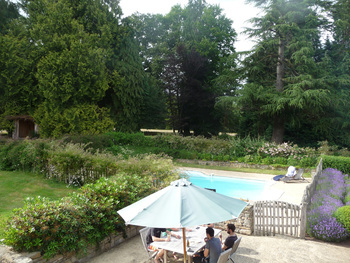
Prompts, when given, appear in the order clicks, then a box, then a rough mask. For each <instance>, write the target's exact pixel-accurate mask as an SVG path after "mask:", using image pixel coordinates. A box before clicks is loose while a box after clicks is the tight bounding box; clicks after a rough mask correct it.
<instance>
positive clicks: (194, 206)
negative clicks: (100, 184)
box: [117, 179, 247, 262]
mask: <svg viewBox="0 0 350 263" xmlns="http://www.w3.org/2000/svg"><path fill="white" fill-rule="evenodd" d="M246 205H247V203H246V202H244V201H242V200H239V199H236V198H231V197H228V196H225V195H222V194H219V193H216V192H213V191H210V190H207V189H204V188H201V187H198V186H195V185H193V184H192V183H191V182H189V181H187V180H186V179H180V180H177V181H174V182H172V183H171V184H170V186H168V187H166V188H164V189H162V190H160V191H158V192H156V193H154V194H152V195H149V196H147V197H145V198H143V199H141V200H139V201H138V202H135V203H134V204H131V205H129V206H127V207H125V208H123V209H121V210H119V211H117V212H118V214H119V215H120V216H121V217H122V218H123V219H124V220H125V224H126V225H137V226H146V227H157V228H182V232H183V237H184V238H183V248H184V262H186V235H185V227H189V226H196V225H202V224H208V223H215V222H221V221H225V220H229V219H233V218H237V217H238V216H239V215H240V213H241V212H242V210H243V209H244V208H245V207H246Z"/></svg>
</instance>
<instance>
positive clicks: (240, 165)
mask: <svg viewBox="0 0 350 263" xmlns="http://www.w3.org/2000/svg"><path fill="white" fill-rule="evenodd" d="M178 161H179V162H181V163H189V164H191V163H192V164H199V165H208V166H223V167H235V168H255V169H269V170H277V171H283V173H281V174H285V172H286V170H287V168H286V167H276V166H272V165H267V164H249V163H239V162H233V161H230V162H219V161H202V160H187V159H178ZM310 171H311V170H310V168H304V172H310ZM311 172H312V171H311Z"/></svg>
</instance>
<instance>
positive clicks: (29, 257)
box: [0, 226, 141, 263]
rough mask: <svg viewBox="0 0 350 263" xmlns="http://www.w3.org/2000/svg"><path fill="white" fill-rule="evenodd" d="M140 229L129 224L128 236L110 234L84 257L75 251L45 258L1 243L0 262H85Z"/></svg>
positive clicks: (136, 233)
mask: <svg viewBox="0 0 350 263" xmlns="http://www.w3.org/2000/svg"><path fill="white" fill-rule="evenodd" d="M140 229H141V227H136V226H127V228H126V234H127V237H126V238H123V235H122V234H119V235H110V236H108V237H107V238H105V239H104V240H102V241H101V242H100V243H99V245H98V246H91V247H89V248H88V250H87V254H86V255H85V256H84V257H78V256H77V255H76V254H75V253H69V254H66V255H56V256H55V257H53V258H51V259H45V258H43V257H42V256H41V254H40V252H31V253H16V252H14V251H13V249H12V248H11V247H8V246H4V245H0V263H63V262H65V263H73V262H78V263H84V262H87V261H89V260H90V259H92V258H93V257H96V256H98V255H100V254H102V253H103V252H106V251H108V250H110V249H112V248H114V247H115V246H117V245H119V244H120V243H122V242H124V241H125V240H127V239H129V238H131V237H134V236H136V235H138V234H139V230H140Z"/></svg>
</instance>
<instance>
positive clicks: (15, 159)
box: [0, 140, 51, 172]
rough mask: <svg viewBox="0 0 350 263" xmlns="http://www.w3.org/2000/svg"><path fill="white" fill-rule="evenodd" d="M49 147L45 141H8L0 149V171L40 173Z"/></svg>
mask: <svg viewBox="0 0 350 263" xmlns="http://www.w3.org/2000/svg"><path fill="white" fill-rule="evenodd" d="M50 147H51V145H50V143H49V141H46V140H23V141H12V140H9V141H7V142H6V143H5V144H3V145H1V147H0V169H1V170H24V171H31V172H40V171H42V170H43V168H44V167H45V165H46V159H47V152H48V150H49V149H50Z"/></svg>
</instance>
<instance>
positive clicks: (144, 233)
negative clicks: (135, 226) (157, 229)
mask: <svg viewBox="0 0 350 263" xmlns="http://www.w3.org/2000/svg"><path fill="white" fill-rule="evenodd" d="M149 229H150V228H149V227H145V228H142V229H140V231H139V232H140V236H141V240H142V244H143V247H144V248H145V250H146V252H147V255H148V259H151V258H154V257H155V256H156V255H157V253H158V251H153V250H151V249H149V248H148V246H147V240H146V237H147V234H148V230H149Z"/></svg>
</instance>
